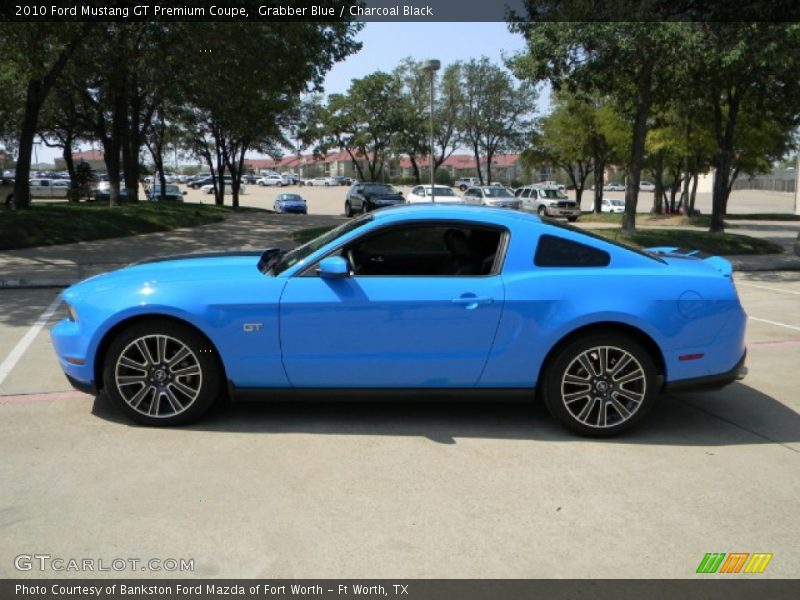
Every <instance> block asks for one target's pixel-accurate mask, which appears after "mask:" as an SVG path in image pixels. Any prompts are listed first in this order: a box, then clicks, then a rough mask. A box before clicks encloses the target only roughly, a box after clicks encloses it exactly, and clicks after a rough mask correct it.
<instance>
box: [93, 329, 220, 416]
mask: <svg viewBox="0 0 800 600" xmlns="http://www.w3.org/2000/svg"><path fill="white" fill-rule="evenodd" d="M223 378H224V375H223V370H222V367H221V365H220V362H219V359H218V358H217V354H216V350H215V349H214V348H212V347H210V344H209V343H208V342H207V341H206V340H205V339H204V338H203V337H202V336H201V335H200V334H199V333H197V332H196V331H194V330H193V329H191V328H189V327H187V326H184V325H181V324H179V323H174V322H171V321H164V320H153V321H149V322H146V323H141V324H137V325H134V326H133V327H130V328H128V329H126V330H125V331H123V332H122V333H121V334H119V335H118V336H117V337H116V338H115V339H114V340H113V341H112V342H111V345H110V346H109V349H108V352H107V354H106V357H105V362H104V367H103V383H104V386H105V389H106V390H107V392H108V395H109V396H110V397H111V399H112V400H113V401H114V402H115V403H116V404H117V406H119V407H120V408H121V409H122V410H123V411H124V412H125V413H126V414H127V415H128V416H130V417H131V418H132V419H133V420H135V421H137V422H139V423H142V424H144V425H154V426H169V425H182V424H185V423H189V422H191V421H195V420H197V419H198V418H200V417H201V416H202V415H203V414H204V413H205V412H206V411H207V410H208V409H209V407H210V406H211V405H212V404H213V403H214V401H215V400H216V399H217V398H218V397H219V395H220V390H221V384H222V380H223Z"/></svg>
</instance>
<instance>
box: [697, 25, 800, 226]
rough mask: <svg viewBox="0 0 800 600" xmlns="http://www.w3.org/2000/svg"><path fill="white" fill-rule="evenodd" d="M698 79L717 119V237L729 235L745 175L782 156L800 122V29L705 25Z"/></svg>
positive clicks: (714, 127) (700, 37)
mask: <svg viewBox="0 0 800 600" xmlns="http://www.w3.org/2000/svg"><path fill="white" fill-rule="evenodd" d="M693 31H694V33H695V35H696V39H697V43H696V45H695V48H696V53H695V55H694V57H693V58H694V60H692V61H691V75H692V78H693V80H694V81H695V82H696V86H697V94H698V98H699V99H700V100H701V101H702V102H703V104H704V106H705V109H706V111H707V112H708V114H709V115H710V116H711V119H710V121H711V131H712V134H713V139H714V142H715V149H714V152H713V156H712V159H711V164H712V166H713V167H714V190H713V199H712V214H711V226H710V230H711V231H722V230H723V228H724V220H723V219H724V216H725V213H726V211H727V204H728V197H729V196H730V191H731V187H732V185H733V182H734V181H735V180H736V177H737V175H738V174H739V173H740V172H757V171H759V170H762V169H763V168H764V167H763V165H764V164H765V163H764V161H767V160H770V159H773V158H775V157H776V156H778V155H780V154H782V153H783V152H784V151H785V150H786V149H787V147H788V146H789V145H790V144H791V132H792V131H794V129H795V128H796V127H797V125H798V122H800V25H798V24H797V23H766V22H758V23H719V22H717V23H702V24H699V25H696V26H693Z"/></svg>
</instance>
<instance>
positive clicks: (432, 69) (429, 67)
mask: <svg viewBox="0 0 800 600" xmlns="http://www.w3.org/2000/svg"><path fill="white" fill-rule="evenodd" d="M441 66H442V63H440V62H439V61H438V60H436V59H435V58H432V59H430V60H426V61H425V62H424V63H422V69H423V71H425V72H426V73H428V75H430V78H431V155H430V157H429V159H428V167H429V168H430V170H431V202H436V188H435V187H434V183H433V164H434V160H433V78H434V76H435V75H436V71H438V70H439V68H440V67H441Z"/></svg>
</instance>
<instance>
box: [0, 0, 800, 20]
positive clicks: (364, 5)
mask: <svg viewBox="0 0 800 600" xmlns="http://www.w3.org/2000/svg"><path fill="white" fill-rule="evenodd" d="M514 19H521V20H523V21H525V20H531V21H559V22H568V21H654V22H655V21H687V22H688V21H772V22H796V21H800V2H796V0H762V1H760V2H756V1H753V0H751V1H750V2H736V3H731V2H728V1H722V0H705V1H697V0H604V1H603V2H597V1H596V0H238V1H237V0H211V1H206V0H201V1H199V2H187V1H185V0H184V1H181V0H158V1H152V0H143V1H140V2H135V1H134V2H130V1H117V0H75V1H71V2H69V1H64V0H55V1H53V0H50V1H46V0H39V1H37V0H5V1H4V2H2V3H0V21H17V22H37V21H43V22H44V21H50V22H52V21H117V22H126V21H130V22H133V21H164V22H170V21H252V22H254V23H255V22H271V21H342V20H344V21H363V22H380V21H383V22H389V21H397V22H506V21H509V20H514Z"/></svg>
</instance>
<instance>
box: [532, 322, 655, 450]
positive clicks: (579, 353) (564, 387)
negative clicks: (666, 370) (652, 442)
mask: <svg viewBox="0 0 800 600" xmlns="http://www.w3.org/2000/svg"><path fill="white" fill-rule="evenodd" d="M540 379H543V382H542V383H543V385H542V386H541V390H542V392H543V395H544V403H545V405H546V406H547V409H548V410H549V411H550V414H552V415H553V417H555V418H556V419H557V420H558V421H559V422H561V424H563V425H565V426H566V427H568V428H569V429H571V430H573V431H575V432H577V433H580V434H582V435H588V436H594V437H601V436H610V435H614V434H617V433H621V432H623V431H625V430H627V429H630V428H631V427H633V426H634V425H636V423H638V422H639V421H640V420H641V419H642V418H644V416H645V415H646V414H647V413H648V412H649V411H650V409H651V408H652V407H653V404H654V403H655V401H656V398H657V396H658V390H657V389H656V381H657V373H656V369H655V366H654V364H653V359H652V357H651V356H650V355H649V354H648V352H647V351H646V350H645V349H644V348H643V347H642V346H641V345H640V344H639V343H637V342H636V341H634V340H632V339H630V338H629V337H627V336H623V335H618V334H611V333H609V334H595V335H590V336H588V337H585V338H583V339H577V340H575V341H573V342H570V343H568V344H567V345H566V346H564V347H563V348H562V349H561V350H559V351H558V353H557V355H556V356H554V357H553V360H552V361H550V363H549V368H548V370H547V372H546V373H544V374H543V376H542V377H541V378H540Z"/></svg>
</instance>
